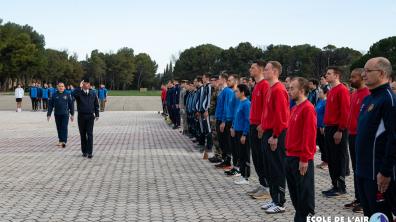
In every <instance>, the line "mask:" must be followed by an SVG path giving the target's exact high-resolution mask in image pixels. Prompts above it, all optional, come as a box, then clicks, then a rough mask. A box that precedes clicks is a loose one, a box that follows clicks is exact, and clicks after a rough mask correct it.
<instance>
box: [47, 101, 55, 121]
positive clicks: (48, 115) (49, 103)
mask: <svg viewBox="0 0 396 222" xmlns="http://www.w3.org/2000/svg"><path fill="white" fill-rule="evenodd" d="M53 109H54V99H53V97H51V98H49V99H48V111H47V117H50V116H51V114H52V110H53Z"/></svg>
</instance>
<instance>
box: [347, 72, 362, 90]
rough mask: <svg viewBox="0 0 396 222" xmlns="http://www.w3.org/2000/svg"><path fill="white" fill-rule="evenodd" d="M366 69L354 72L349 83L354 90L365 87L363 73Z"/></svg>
mask: <svg viewBox="0 0 396 222" xmlns="http://www.w3.org/2000/svg"><path fill="white" fill-rule="evenodd" d="M363 72H364V69H362V68H356V69H354V70H352V72H351V76H350V77H349V82H350V83H351V86H352V88H355V89H360V88H361V87H362V85H364V82H363V77H362V73H363Z"/></svg>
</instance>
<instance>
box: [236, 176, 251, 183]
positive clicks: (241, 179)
mask: <svg viewBox="0 0 396 222" xmlns="http://www.w3.org/2000/svg"><path fill="white" fill-rule="evenodd" d="M234 183H235V184H237V185H247V184H249V180H247V179H245V178H244V177H242V176H241V177H240V178H239V180H236V181H234Z"/></svg>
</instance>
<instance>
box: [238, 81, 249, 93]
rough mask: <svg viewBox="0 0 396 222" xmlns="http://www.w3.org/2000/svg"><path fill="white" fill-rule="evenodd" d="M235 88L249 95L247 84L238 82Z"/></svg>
mask: <svg viewBox="0 0 396 222" xmlns="http://www.w3.org/2000/svg"><path fill="white" fill-rule="evenodd" d="M237 88H238V90H239V92H241V93H242V92H243V94H244V95H245V96H249V95H250V91H249V87H248V86H247V85H245V84H239V85H237Z"/></svg>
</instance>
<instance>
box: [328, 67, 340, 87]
mask: <svg viewBox="0 0 396 222" xmlns="http://www.w3.org/2000/svg"><path fill="white" fill-rule="evenodd" d="M341 76H342V70H341V69H340V68H338V67H337V66H329V67H327V71H326V81H327V82H328V83H330V84H334V83H337V82H340V79H341Z"/></svg>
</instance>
